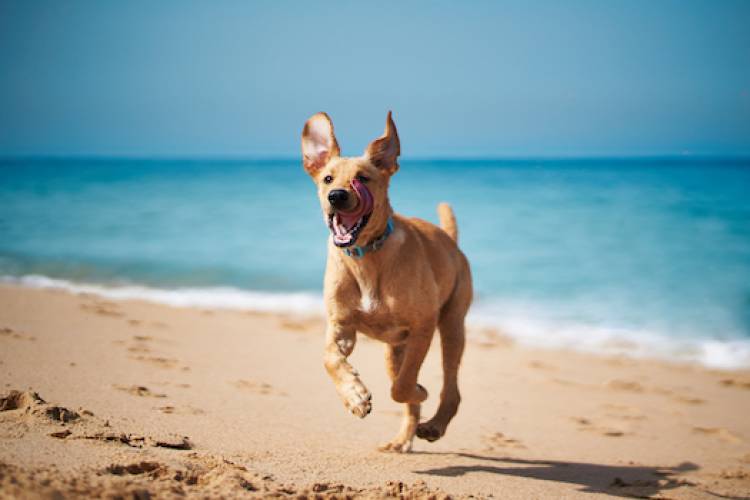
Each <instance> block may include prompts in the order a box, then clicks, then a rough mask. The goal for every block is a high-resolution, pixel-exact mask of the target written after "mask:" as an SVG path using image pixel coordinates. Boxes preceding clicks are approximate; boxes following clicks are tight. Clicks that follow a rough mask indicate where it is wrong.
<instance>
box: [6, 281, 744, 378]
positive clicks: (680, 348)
mask: <svg viewBox="0 0 750 500" xmlns="http://www.w3.org/2000/svg"><path fill="white" fill-rule="evenodd" d="M3 285H6V286H20V287H26V288H31V289H41V290H61V291H65V292H68V293H74V294H81V293H85V294H93V295H98V296H101V297H103V298H106V299H110V300H118V301H119V300H134V301H145V302H149V303H153V304H157V305H166V306H170V307H179V308H198V309H217V310H230V311H240V312H257V313H261V314H277V315H294V316H299V317H301V318H306V319H320V318H323V317H324V316H325V314H324V306H323V299H322V295H320V294H315V293H311V292H305V291H298V292H267V291H253V290H246V289H239V288H234V287H228V286H215V287H175V288H157V287H153V286H150V285H141V284H136V283H119V284H110V285H106V284H98V283H86V282H75V281H70V280H67V279H59V278H50V277H48V276H43V275H24V276H21V277H14V276H0V286H3ZM527 315H528V314H527ZM494 316H496V314H495V313H493V314H491V315H488V314H487V308H486V307H483V304H481V303H480V304H475V305H474V306H472V310H470V311H469V316H468V317H467V331H468V334H469V335H470V336H473V337H474V338H477V339H478V338H481V337H483V336H486V335H490V336H493V335H501V336H504V337H506V338H507V339H508V340H509V341H512V342H517V343H518V344H520V345H523V346H525V347H528V348H531V349H540V348H541V349H552V350H566V351H567V350H571V351H574V352H581V353H585V354H590V355H594V356H604V357H613V356H614V357H620V356H625V357H628V358H632V359H643V360H655V361H664V362H668V363H677V364H697V365H699V366H703V367H705V368H709V369H719V370H737V371H742V370H750V339H744V338H742V339H712V338H702V339H701V338H681V337H670V336H666V335H664V334H660V333H656V332H650V331H639V330H632V329H623V328H603V327H592V326H590V325H585V324H563V325H560V324H557V323H555V322H554V321H553V320H550V319H549V318H548V319H546V320H545V319H543V320H541V321H539V320H535V321H536V322H535V323H533V324H530V321H529V320H530V319H531V318H530V317H529V318H525V319H520V320H519V317H518V315H515V316H514V315H513V314H512V313H511V314H510V317H509V318H506V322H509V323H510V324H511V325H512V326H503V325H499V324H498V320H497V318H493V317H494ZM532 316H533V314H532ZM550 331H554V332H555V333H554V335H550V334H549V332H550Z"/></svg>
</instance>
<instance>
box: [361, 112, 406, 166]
mask: <svg viewBox="0 0 750 500" xmlns="http://www.w3.org/2000/svg"><path fill="white" fill-rule="evenodd" d="M400 154H401V143H400V142H399V140H398V132H397V131H396V124H395V123H393V118H391V112H390V111H389V112H388V118H386V120H385V132H384V133H383V135H382V136H380V137H378V138H377V139H375V140H374V141H372V142H371V143H370V145H369V146H367V149H366V150H365V156H367V158H369V160H370V161H371V162H372V164H373V165H375V166H376V167H378V168H380V169H382V170H384V171H385V172H387V173H388V175H393V174H395V173H396V171H397V170H398V162H397V161H396V159H397V158H398V155H400Z"/></svg>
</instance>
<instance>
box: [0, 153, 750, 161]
mask: <svg viewBox="0 0 750 500" xmlns="http://www.w3.org/2000/svg"><path fill="white" fill-rule="evenodd" d="M65 160H79V161H173V162H177V161H221V162H260V161H301V156H299V155H262V154H259V155H252V154H248V155H244V154H237V155H235V154H227V155H222V154H205V155H203V154H200V155H180V154H154V155H145V154H88V153H84V154H78V153H76V154H10V155H6V154H0V161H1V162H6V161H65ZM399 160H400V161H414V162H428V161H436V162H439V161H470V162H490V161H499V162H534V161H562V162H565V161H720V162H750V153H741V154H692V153H689V154H686V153H664V154H632V155H610V154H602V155H598V154H590V155H548V154H540V155H442V156H440V155H414V156H402V157H400V158H399Z"/></svg>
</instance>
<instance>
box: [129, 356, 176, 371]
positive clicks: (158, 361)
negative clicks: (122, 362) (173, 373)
mask: <svg viewBox="0 0 750 500" xmlns="http://www.w3.org/2000/svg"><path fill="white" fill-rule="evenodd" d="M130 359H134V360H136V361H140V362H142V363H148V364H150V365H154V366H156V367H158V368H165V369H173V368H177V366H178V365H179V364H180V362H179V361H177V360H176V359H172V358H165V357H162V356H145V355H137V356H131V357H130ZM182 369H183V370H185V369H187V370H189V369H190V368H189V367H187V366H185V367H183V368H182Z"/></svg>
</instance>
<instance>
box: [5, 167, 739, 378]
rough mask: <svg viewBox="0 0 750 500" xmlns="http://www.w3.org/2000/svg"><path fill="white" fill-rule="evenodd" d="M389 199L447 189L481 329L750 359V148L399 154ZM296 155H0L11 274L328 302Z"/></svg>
mask: <svg viewBox="0 0 750 500" xmlns="http://www.w3.org/2000/svg"><path fill="white" fill-rule="evenodd" d="M391 201H392V204H393V206H394V208H395V210H396V211H397V212H400V213H402V214H405V215H411V216H417V217H421V218H424V219H427V220H430V221H433V222H436V221H437V215H436V213H435V207H436V205H437V203H438V202H440V201H447V202H449V203H451V204H452V206H453V207H454V210H455V212H456V216H457V218H458V224H459V230H460V246H461V248H462V249H463V251H464V252H465V253H466V255H467V257H468V258H469V261H470V262H471V265H472V270H473V276H474V286H475V292H476V299H475V303H474V306H473V307H472V311H471V313H470V315H469V320H468V321H469V324H470V325H471V326H475V327H493V328H498V329H500V330H501V331H502V332H503V333H505V334H506V335H509V336H511V337H512V338H514V339H516V340H517V341H518V342H520V343H525V344H531V345H536V346H545V347H563V348H571V349H579V350H585V351H594V352H606V353H614V354H625V355H631V356H647V357H658V358H669V359H676V360H682V361H691V362H698V363H701V364H704V365H707V366H713V367H720V368H740V367H744V368H748V367H750V161H743V160H710V159H692V158H684V159H678V158H668V159H639V160H625V159H601V160H592V159H589V160H573V159H566V160H490V159H487V160H479V159H476V160H403V161H402V162H401V169H400V171H399V172H398V173H397V174H396V176H395V177H394V179H393V181H392V185H391ZM326 238H328V230H327V228H326V226H325V224H324V223H323V219H322V216H321V213H320V207H319V204H318V200H317V197H316V194H315V188H314V185H313V183H312V182H311V180H310V179H309V178H308V177H307V175H306V174H305V173H304V171H303V170H302V167H301V165H300V162H299V160H297V159H294V160H252V161H250V160H247V161H242V160H231V161H229V160H216V159H194V160H177V159H175V160H164V159H148V160H141V159H137V160H136V159H132V160H130V159H128V160H125V159H96V160H90V159H89V160H86V159H33V160H31V159H6V160H0V279H1V280H2V281H5V282H11V283H21V284H25V285H27V286H36V287H57V288H65V289H69V290H74V291H93V292H97V293H101V294H104V295H107V296H111V297H115V298H118V297H119V298H143V299H147V300H153V301H156V302H162V303H167V304H172V305H177V306H200V307H215V308H220V307H225V308H242V309H257V310H263V311H293V312H295V313H301V314H307V313H319V312H321V311H322V300H321V288H322V277H323V270H324V265H325V252H326V245H325V241H326Z"/></svg>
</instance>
